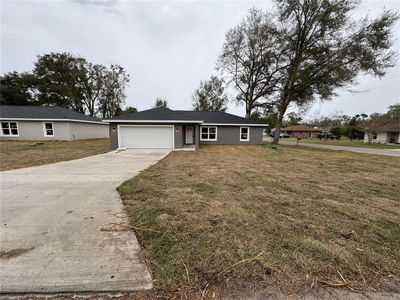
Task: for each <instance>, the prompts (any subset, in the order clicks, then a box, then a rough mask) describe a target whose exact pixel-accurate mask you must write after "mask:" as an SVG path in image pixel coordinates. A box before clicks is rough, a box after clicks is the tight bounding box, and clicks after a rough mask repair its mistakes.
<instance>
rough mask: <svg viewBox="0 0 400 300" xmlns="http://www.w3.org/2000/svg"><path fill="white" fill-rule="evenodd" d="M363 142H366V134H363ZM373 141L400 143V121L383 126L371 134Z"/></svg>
mask: <svg viewBox="0 0 400 300" xmlns="http://www.w3.org/2000/svg"><path fill="white" fill-rule="evenodd" d="M364 142H366V143H367V142H368V134H367V133H365V134H364ZM372 142H373V143H381V144H387V143H391V144H400V122H397V123H392V124H388V125H386V126H383V127H382V129H381V130H379V132H377V133H376V134H374V135H373V137H372Z"/></svg>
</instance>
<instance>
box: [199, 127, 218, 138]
mask: <svg viewBox="0 0 400 300" xmlns="http://www.w3.org/2000/svg"><path fill="white" fill-rule="evenodd" d="M200 140H201V141H216V140H217V127H216V126H201V127H200Z"/></svg>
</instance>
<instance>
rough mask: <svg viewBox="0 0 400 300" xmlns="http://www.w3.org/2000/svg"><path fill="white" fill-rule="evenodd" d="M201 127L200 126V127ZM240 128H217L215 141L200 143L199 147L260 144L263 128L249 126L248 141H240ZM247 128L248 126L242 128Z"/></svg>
mask: <svg viewBox="0 0 400 300" xmlns="http://www.w3.org/2000/svg"><path fill="white" fill-rule="evenodd" d="M200 127H201V125H200ZM240 127H241V126H217V140H216V141H201V140H200V138H199V140H200V144H201V145H246V144H262V142H263V140H262V134H263V130H264V127H251V126H250V139H249V141H247V142H245V141H240ZM243 127H248V126H243Z"/></svg>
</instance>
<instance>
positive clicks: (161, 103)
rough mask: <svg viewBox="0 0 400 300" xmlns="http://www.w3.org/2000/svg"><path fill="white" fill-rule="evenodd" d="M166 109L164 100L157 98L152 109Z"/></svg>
mask: <svg viewBox="0 0 400 300" xmlns="http://www.w3.org/2000/svg"><path fill="white" fill-rule="evenodd" d="M158 107H166V108H168V101H167V99H165V98H161V97H157V98H156V102H155V103H154V106H153V108H158Z"/></svg>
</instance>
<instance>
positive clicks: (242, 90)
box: [217, 8, 283, 119]
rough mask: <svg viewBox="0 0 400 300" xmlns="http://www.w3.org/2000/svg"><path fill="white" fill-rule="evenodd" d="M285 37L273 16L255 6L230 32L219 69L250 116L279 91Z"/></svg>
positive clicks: (219, 62) (247, 115) (219, 59)
mask: <svg viewBox="0 0 400 300" xmlns="http://www.w3.org/2000/svg"><path fill="white" fill-rule="evenodd" d="M280 39H281V36H280V35H279V32H278V31H277V30H276V28H275V26H274V24H273V21H272V18H271V17H270V16H269V15H268V14H264V13H263V12H262V11H261V10H259V9H255V8H253V9H251V10H250V12H249V14H248V16H247V17H246V18H245V19H244V20H243V21H242V23H241V24H239V25H238V26H236V27H235V28H233V29H231V30H229V31H228V33H227V34H226V38H225V43H224V45H223V49H222V53H221V55H220V56H219V58H218V62H217V68H218V69H219V70H220V71H222V72H223V74H225V75H226V76H227V77H228V78H229V83H231V84H233V86H234V87H235V89H236V90H237V91H238V93H237V95H236V100H237V101H238V102H239V103H242V102H243V103H244V104H245V106H246V118H248V119H250V117H251V115H252V112H253V111H254V110H257V109H258V108H266V105H265V103H264V101H262V100H263V99H262V98H263V97H264V96H265V95H266V94H273V93H274V92H277V88H276V84H277V83H278V82H279V80H280V79H281V78H280V76H282V75H281V74H280V72H279V71H280V69H281V68H283V66H282V65H281V64H280V57H281V56H282V52H281V49H279V48H278V47H279V46H278V45H279V44H281V43H282V41H280Z"/></svg>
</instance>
